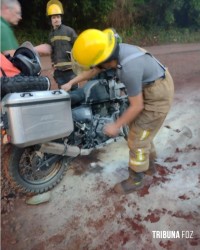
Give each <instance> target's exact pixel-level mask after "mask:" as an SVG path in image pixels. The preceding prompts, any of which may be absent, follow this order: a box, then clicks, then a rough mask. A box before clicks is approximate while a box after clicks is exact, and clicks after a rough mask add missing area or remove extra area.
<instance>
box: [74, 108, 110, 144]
mask: <svg viewBox="0 0 200 250" xmlns="http://www.w3.org/2000/svg"><path fill="white" fill-rule="evenodd" d="M72 116H73V120H74V125H75V126H74V127H75V131H74V133H75V134H74V135H75V136H74V137H75V140H76V142H77V143H80V144H81V145H84V147H85V148H91V147H94V146H96V145H99V144H101V143H103V142H105V141H107V140H108V139H109V137H108V136H107V135H106V134H104V131H103V128H104V126H105V125H106V124H107V123H113V122H114V120H115V118H114V117H115V115H114V113H113V109H111V107H110V104H109V105H105V104H100V105H96V106H95V107H94V106H93V108H91V107H90V106H87V105H82V106H79V107H77V108H75V109H73V110H72Z"/></svg>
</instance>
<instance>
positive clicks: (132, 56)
mask: <svg viewBox="0 0 200 250" xmlns="http://www.w3.org/2000/svg"><path fill="white" fill-rule="evenodd" d="M144 54H146V53H145V52H143V51H138V52H137V53H135V54H131V55H129V56H128V57H126V58H124V59H123V60H122V61H121V62H120V65H121V66H123V65H124V64H126V63H127V62H129V61H130V60H132V59H135V58H137V57H140V56H143V55H144Z"/></svg>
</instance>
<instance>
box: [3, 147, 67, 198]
mask: <svg viewBox="0 0 200 250" xmlns="http://www.w3.org/2000/svg"><path fill="white" fill-rule="evenodd" d="M52 156H54V155H50V154H45V153H41V152H40V151H37V148H36V146H31V147H27V148H17V147H15V146H13V147H12V149H11V152H10V156H9V161H8V164H7V170H6V171H5V172H6V173H7V178H8V179H9V180H10V182H11V185H12V186H14V187H15V188H17V189H19V190H20V191H22V192H24V193H35V194H39V193H43V192H47V191H49V190H51V189H52V188H54V187H55V186H56V185H57V184H58V183H59V182H60V181H61V180H62V178H63V176H64V175H65V173H66V171H67V170H68V166H69V164H68V162H67V160H66V157H62V156H60V158H61V159H59V160H58V161H56V162H54V163H53V164H49V166H46V169H43V170H41V168H40V167H39V164H41V163H42V161H44V160H45V159H47V158H48V157H52Z"/></svg>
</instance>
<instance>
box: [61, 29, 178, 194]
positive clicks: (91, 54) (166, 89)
mask: <svg viewBox="0 0 200 250" xmlns="http://www.w3.org/2000/svg"><path fill="white" fill-rule="evenodd" d="M72 61H73V68H74V71H75V72H77V73H78V75H77V77H75V78H74V79H72V80H70V81H69V82H68V83H66V84H65V85H63V86H62V89H64V90H66V91H68V90H69V89H71V87H72V86H73V85H74V84H77V83H78V82H80V81H84V80H89V79H90V78H92V77H94V76H96V75H97V74H99V73H100V72H101V71H102V70H107V69H110V68H113V69H116V73H117V77H118V78H119V79H120V81H121V82H123V83H124V84H125V86H126V88H127V94H128V97H129V107H128V109H127V110H126V111H125V112H124V113H123V114H122V115H121V117H119V118H118V119H117V121H116V122H115V123H112V124H107V125H106V126H105V128H104V132H105V133H106V134H107V135H109V136H116V135H117V134H118V133H119V131H120V128H121V127H122V126H124V125H126V124H128V125H129V129H130V130H129V135H128V147H129V150H130V153H129V168H128V169H129V177H128V179H126V180H124V181H122V182H120V183H118V184H116V185H115V187H114V190H115V191H116V192H118V193H121V194H127V193H131V192H133V191H136V190H139V189H140V188H142V187H143V186H144V183H145V178H144V177H145V174H153V173H154V172H155V165H154V162H155V158H156V151H155V148H154V145H153V139H154V137H155V136H156V134H157V132H158V130H159V129H160V127H161V126H162V124H163V122H164V120H165V118H166V116H167V114H168V112H169V110H170V107H171V104H172V100H173V94H174V84H173V79H172V77H171V75H170V73H169V71H168V70H167V69H166V68H165V67H164V66H163V65H162V64H161V63H160V62H159V61H158V60H157V59H156V58H155V57H153V56H152V55H151V54H150V53H148V52H147V51H145V50H144V49H142V48H139V47H137V46H134V45H130V44H125V43H118V39H117V35H116V33H115V31H114V30H113V29H106V30H104V31H100V30H97V29H88V30H85V31H84V32H82V33H81V34H80V35H79V36H78V38H77V40H76V41H75V44H74V46H73V48H72Z"/></svg>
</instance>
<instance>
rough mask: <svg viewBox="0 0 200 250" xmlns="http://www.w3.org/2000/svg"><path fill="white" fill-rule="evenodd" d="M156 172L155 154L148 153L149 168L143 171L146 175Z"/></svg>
mask: <svg viewBox="0 0 200 250" xmlns="http://www.w3.org/2000/svg"><path fill="white" fill-rule="evenodd" d="M156 172H157V170H156V164H155V155H154V154H150V155H149V169H148V170H147V171H145V172H144V173H145V174H146V175H154V174H155V173H156Z"/></svg>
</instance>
